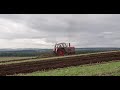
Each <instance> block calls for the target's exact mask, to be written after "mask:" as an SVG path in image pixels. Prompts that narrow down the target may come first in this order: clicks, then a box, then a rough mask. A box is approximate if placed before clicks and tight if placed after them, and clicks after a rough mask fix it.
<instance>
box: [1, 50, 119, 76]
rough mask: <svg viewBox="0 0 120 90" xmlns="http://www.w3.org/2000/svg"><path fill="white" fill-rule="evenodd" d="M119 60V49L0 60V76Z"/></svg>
mask: <svg viewBox="0 0 120 90" xmlns="http://www.w3.org/2000/svg"><path fill="white" fill-rule="evenodd" d="M116 60H120V51H111V52H110V51H109V52H99V53H91V54H78V55H70V56H60V57H49V58H38V57H33V58H23V59H19V60H17V59H15V60H5V61H3V60H1V61H0V76H6V75H13V74H19V73H32V72H35V71H42V70H50V69H56V68H64V67H69V66H78V65H83V64H90V63H99V62H107V61H116Z"/></svg>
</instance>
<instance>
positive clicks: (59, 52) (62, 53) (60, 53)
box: [57, 49, 65, 56]
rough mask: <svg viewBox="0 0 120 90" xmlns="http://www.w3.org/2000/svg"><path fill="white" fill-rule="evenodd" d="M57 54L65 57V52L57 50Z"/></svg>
mask: <svg viewBox="0 0 120 90" xmlns="http://www.w3.org/2000/svg"><path fill="white" fill-rule="evenodd" d="M57 54H58V55H59V56H64V55H65V52H64V50H63V49H60V50H58V52H57Z"/></svg>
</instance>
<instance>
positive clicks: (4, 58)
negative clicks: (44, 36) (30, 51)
mask: <svg viewBox="0 0 120 90" xmlns="http://www.w3.org/2000/svg"><path fill="white" fill-rule="evenodd" d="M26 58H32V57H0V61H9V60H17V59H26Z"/></svg>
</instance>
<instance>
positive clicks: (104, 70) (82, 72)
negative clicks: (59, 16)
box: [17, 61, 120, 76]
mask: <svg viewBox="0 0 120 90" xmlns="http://www.w3.org/2000/svg"><path fill="white" fill-rule="evenodd" d="M17 76H120V61H119V62H118V61H117V62H107V63H102V64H91V65H90V64H89V65H81V66H73V67H67V68H59V69H54V70H49V71H37V72H33V73H28V74H18V75H17Z"/></svg>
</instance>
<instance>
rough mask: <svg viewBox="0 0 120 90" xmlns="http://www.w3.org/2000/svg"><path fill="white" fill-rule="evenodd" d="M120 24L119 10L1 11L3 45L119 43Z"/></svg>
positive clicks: (0, 29)
mask: <svg viewBox="0 0 120 90" xmlns="http://www.w3.org/2000/svg"><path fill="white" fill-rule="evenodd" d="M119 26H120V15H117V14H1V15H0V48H8V47H11V48H53V46H54V44H55V43H57V42H71V44H72V45H73V46H75V47H120V32H119V30H120V27H119ZM8 45H9V46H8Z"/></svg>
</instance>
